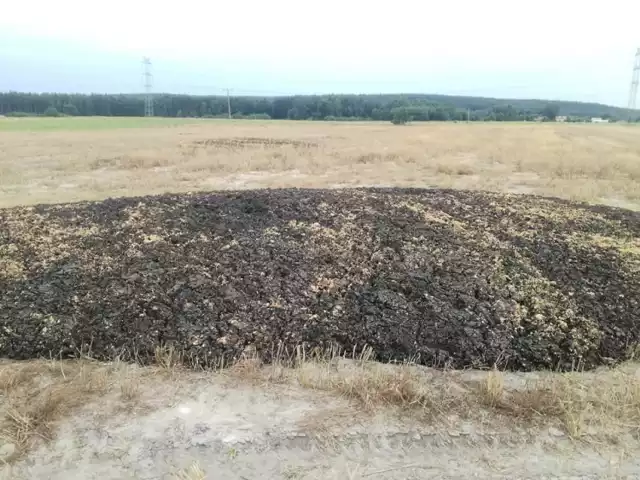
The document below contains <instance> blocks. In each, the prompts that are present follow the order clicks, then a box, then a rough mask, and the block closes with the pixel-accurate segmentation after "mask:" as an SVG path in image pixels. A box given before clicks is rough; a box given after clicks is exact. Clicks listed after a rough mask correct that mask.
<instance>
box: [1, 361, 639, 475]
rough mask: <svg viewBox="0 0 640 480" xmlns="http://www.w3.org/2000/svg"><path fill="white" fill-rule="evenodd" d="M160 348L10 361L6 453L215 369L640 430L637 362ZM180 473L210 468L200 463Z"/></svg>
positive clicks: (438, 414) (434, 418)
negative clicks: (142, 353)
mask: <svg viewBox="0 0 640 480" xmlns="http://www.w3.org/2000/svg"><path fill="white" fill-rule="evenodd" d="M351 355H352V354H351ZM157 357H158V361H159V365H158V366H155V367H149V366H147V367H137V366H135V365H126V364H123V363H121V362H117V361H116V362H112V363H101V362H97V361H94V360H92V359H90V358H88V357H83V358H80V359H77V360H65V361H59V360H34V361H27V362H11V363H9V362H6V363H4V364H2V365H1V367H0V399H1V402H0V441H1V442H2V444H3V445H5V447H6V446H7V445H9V446H11V447H12V449H13V450H11V451H9V452H7V451H3V455H4V458H3V459H2V461H3V462H8V463H11V462H13V461H15V460H17V459H19V458H22V457H23V456H24V455H25V454H26V453H28V452H29V451H30V450H31V449H32V448H33V447H35V446H36V445H39V444H42V443H43V442H45V443H46V442H48V441H49V440H51V439H53V437H54V435H55V430H56V426H57V425H58V424H59V422H60V421H61V420H62V419H63V418H65V417H67V416H72V415H74V414H75V413H76V412H78V411H79V410H81V409H82V408H83V407H87V406H89V407H91V405H94V407H92V408H96V407H95V406H97V408H98V409H99V410H100V411H102V410H104V405H102V403H100V402H101V401H102V399H105V398H110V399H111V400H110V402H109V403H110V405H111V406H110V408H114V404H115V405H116V407H115V408H125V409H129V410H131V409H133V408H136V407H139V408H141V409H144V405H142V406H141V405H140V404H144V399H143V398H141V396H140V395H139V389H140V388H143V387H144V385H145V384H146V383H148V382H151V383H153V384H155V385H156V386H158V385H165V384H167V385H169V384H171V383H172V382H173V383H175V382H187V383H189V382H198V381H201V380H202V379H203V378H204V379H205V380H207V379H209V380H210V379H211V378H210V377H211V376H212V375H214V376H220V377H221V378H222V379H223V380H224V381H228V382H231V383H230V384H229V386H231V385H232V384H236V383H237V382H242V383H246V382H249V383H251V384H258V385H261V384H268V385H273V384H287V385H291V386H300V387H303V388H308V389H313V390H321V391H324V392H329V393H332V394H336V395H339V396H342V397H344V398H346V399H348V400H351V401H352V402H353V405H354V406H355V407H357V408H358V409H359V410H360V411H361V412H362V413H363V414H377V413H380V412H381V409H387V410H388V411H389V412H391V413H393V412H395V413H396V414H400V415H410V416H411V418H412V419H413V420H414V421H418V422H424V423H426V424H431V425H440V426H444V427H445V428H446V426H447V424H448V422H449V421H450V418H451V416H452V415H454V416H457V417H459V418H465V419H470V420H476V421H481V422H482V424H484V425H485V426H486V425H490V426H491V425H493V427H494V428H498V427H499V426H500V425H504V424H505V423H506V424H509V425H511V426H513V423H514V422H516V425H520V426H523V427H527V428H535V429H543V428H549V427H551V428H552V429H554V430H555V431H556V432H558V434H562V435H567V436H569V437H571V438H573V439H580V440H583V441H590V440H594V441H612V442H614V443H616V442H618V441H620V439H622V438H623V437H624V435H625V434H628V433H631V434H634V435H635V434H637V433H638V432H639V431H640V378H639V375H640V368H639V367H638V364H637V363H633V362H630V363H627V364H624V365H621V366H619V367H617V368H615V369H603V370H601V371H597V372H572V373H555V372H542V373H537V374H514V373H508V372H500V371H498V370H493V371H490V372H480V371H467V372H465V371H437V370H433V369H428V368H424V367H419V366H416V365H413V364H411V363H406V364H402V365H391V364H381V363H378V362H374V361H372V357H373V354H372V352H371V350H370V349H368V348H365V349H364V350H363V351H362V353H361V354H360V355H356V360H347V359H346V358H345V357H344V356H341V355H339V352H337V351H336V350H329V351H325V352H322V353H317V352H315V353H312V354H307V353H305V352H304V351H303V350H302V349H298V350H297V351H296V352H294V353H293V354H291V355H279V356H278V359H277V360H276V361H274V362H272V363H270V364H269V365H263V364H261V363H260V361H259V360H258V359H257V358H256V357H254V356H248V357H245V358H243V359H241V360H240V361H238V362H237V363H236V364H234V365H231V366H224V367H228V368H216V369H213V370H207V371H200V372H195V371H193V370H191V369H190V368H186V367H185V366H184V364H182V363H178V362H179V361H180V355H178V354H177V353H176V352H175V351H174V350H172V349H158V351H157ZM221 367H223V365H221ZM163 388H164V387H163ZM114 398H115V400H116V401H115V402H114V401H113V399H114ZM105 412H106V411H105ZM324 420H326V419H324ZM301 428H302V429H303V431H307V432H308V433H310V434H313V433H317V432H313V431H309V430H310V429H318V430H319V429H321V428H322V427H320V426H319V425H316V424H315V423H314V421H313V420H312V419H311V420H310V422H309V423H308V424H306V425H301ZM560 432H562V433H560ZM176 478H180V479H196V478H197V479H201V478H205V476H204V472H203V471H202V470H201V469H200V467H199V466H198V465H197V464H194V465H192V466H191V467H189V468H188V469H186V470H184V471H182V472H178V473H177V474H176Z"/></svg>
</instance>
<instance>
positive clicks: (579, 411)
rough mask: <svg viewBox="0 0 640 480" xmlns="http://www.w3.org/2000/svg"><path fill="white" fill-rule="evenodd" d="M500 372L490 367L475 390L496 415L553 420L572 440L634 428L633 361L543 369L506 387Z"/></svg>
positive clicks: (638, 388)
mask: <svg viewBox="0 0 640 480" xmlns="http://www.w3.org/2000/svg"><path fill="white" fill-rule="evenodd" d="M504 375H505V373H503V372H498V371H496V370H494V371H492V372H490V373H489V374H488V375H487V377H486V378H485V379H484V381H483V382H481V383H480V385H479V386H478V387H477V389H476V392H477V393H478V398H479V399H480V401H481V403H482V404H483V405H485V406H489V407H491V408H492V409H494V410H495V411H497V412H498V413H502V414H507V415H509V416H512V417H515V418H518V419H522V420H526V421H528V422H535V423H540V422H542V423H548V422H549V421H555V422H557V423H558V424H559V425H560V426H562V427H563V429H564V430H565V431H566V433H567V435H569V436H570V437H572V438H579V437H581V436H583V435H584V434H586V433H589V432H590V431H594V430H599V431H602V430H607V431H612V430H618V431H621V430H631V431H634V432H638V431H640V377H639V376H638V374H637V372H636V371H635V367H633V364H629V365H623V366H620V367H618V368H616V369H612V370H603V371H600V372H597V373H589V372H570V373H545V374H543V375H542V378H540V379H538V380H534V381H531V382H528V383H527V384H526V385H525V386H524V388H519V389H513V390H510V391H507V390H505V389H504ZM488 392H492V393H488Z"/></svg>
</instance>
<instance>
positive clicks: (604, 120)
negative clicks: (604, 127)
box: [591, 117, 609, 123]
mask: <svg viewBox="0 0 640 480" xmlns="http://www.w3.org/2000/svg"><path fill="white" fill-rule="evenodd" d="M591 123H609V119H607V118H601V117H591Z"/></svg>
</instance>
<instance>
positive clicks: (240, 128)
mask: <svg viewBox="0 0 640 480" xmlns="http://www.w3.org/2000/svg"><path fill="white" fill-rule="evenodd" d="M134 120H135V121H134ZM134 127H136V128H134ZM0 145H1V147H0V207H9V206H15V205H25V204H37V203H42V202H44V203H51V202H67V201H78V200H100V199H104V198H107V197H110V196H131V195H146V194H158V193H165V192H173V193H178V192H188V191H200V190H221V189H248V188H262V187H316V188H336V187H357V186H403V187H451V188H456V189H473V190H491V191H497V192H514V193H531V194H541V195H547V196H558V197H562V198H568V199H573V200H584V201H589V202H593V203H603V204H608V205H613V206H621V207H625V208H632V209H637V208H639V206H640V130H639V129H638V128H636V127H634V126H628V125H572V124H539V123H536V124H533V123H529V124H498V123H478V124H466V123H457V124H456V123H429V124H418V123H416V124H412V125H409V126H404V127H397V126H393V125H391V124H382V123H325V122H322V123H320V122H318V123H313V122H262V121H218V120H207V121H196V120H193V119H181V120H175V119H133V120H132V119H101V118H92V119H78V118H63V119H0Z"/></svg>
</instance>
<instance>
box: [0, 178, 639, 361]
mask: <svg viewBox="0 0 640 480" xmlns="http://www.w3.org/2000/svg"><path fill="white" fill-rule="evenodd" d="M639 239H640V215H639V214H638V213H636V212H632V211H627V210H623V209H616V208H609V207H602V206H588V205H584V204H576V203H571V202H567V201H562V200H557V199H546V198H540V197H531V196H514V195H500V194H490V193H478V192H461V191H449V190H417V189H361V190H360V189H358V190H260V191H243V192H226V193H215V194H193V195H162V196H154V197H143V198H122V199H115V200H106V201H103V202H97V203H77V204H66V205H52V206H37V207H29V208H13V209H6V210H0V293H1V296H0V355H3V356H8V357H11V358H32V357H36V356H49V355H53V356H60V355H61V356H71V355H76V354H77V353H78V351H80V350H82V349H87V348H88V347H89V346H90V348H91V351H92V354H93V355H94V356H95V357H98V358H112V357H114V356H116V355H118V354H121V353H122V352H128V353H129V354H135V355H137V357H138V358H140V359H141V360H143V361H144V360H150V359H151V357H152V356H153V351H154V348H155V347H156V346H157V345H160V344H173V345H175V346H176V347H177V348H178V349H179V350H181V351H184V353H185V355H187V357H188V358H189V359H190V360H191V361H192V362H195V363H200V364H207V363H210V362H213V361H215V360H216V359H218V358H220V357H221V356H225V357H227V358H230V357H237V356H238V355H240V354H241V352H243V350H244V349H245V348H247V347H251V348H256V349H257V350H258V351H259V352H261V353H263V354H264V355H265V356H267V357H268V356H269V352H272V351H273V347H274V345H277V344H284V345H285V346H288V347H293V346H296V345H300V344H304V345H307V346H309V347H312V346H326V345H328V344H331V343H336V344H339V345H340V346H342V347H344V348H345V349H347V350H351V349H352V348H353V347H354V346H358V347H361V346H363V345H365V344H367V345H370V346H372V347H373V348H374V349H375V351H376V352H377V354H378V356H379V357H380V358H382V359H387V360H390V359H395V360H403V359H408V358H412V359H418V360H419V361H420V362H422V363H427V364H436V365H451V366H455V367H464V366H474V367H482V366H484V367H486V366H491V365H493V364H494V363H495V362H499V364H500V365H502V366H506V367H508V368H513V369H532V368H562V369H568V368H573V367H579V366H584V367H586V368H590V367H594V366H597V365H600V364H603V363H612V362H614V361H619V360H622V359H624V358H626V357H627V356H628V355H630V353H631V352H632V351H633V349H634V348H635V347H636V346H637V343H638V339H639V329H640V240H639Z"/></svg>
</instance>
